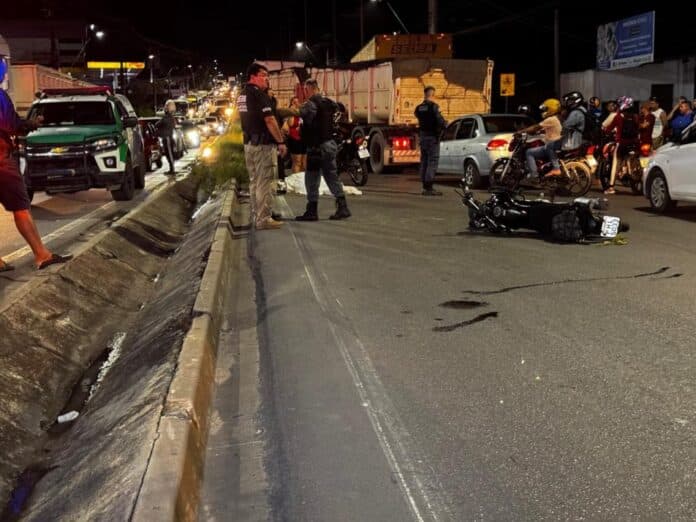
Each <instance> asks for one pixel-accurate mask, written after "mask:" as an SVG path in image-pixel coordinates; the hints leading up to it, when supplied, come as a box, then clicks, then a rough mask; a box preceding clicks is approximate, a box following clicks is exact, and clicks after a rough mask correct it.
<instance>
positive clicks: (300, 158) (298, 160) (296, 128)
mask: <svg viewBox="0 0 696 522" xmlns="http://www.w3.org/2000/svg"><path fill="white" fill-rule="evenodd" d="M290 109H292V110H293V111H295V112H296V113H297V115H293V116H289V117H288V119H286V120H285V127H284V129H283V130H287V135H288V151H289V152H290V157H291V158H292V173H293V174H296V173H298V172H304V171H305V169H306V168H307V147H306V145H305V144H304V143H303V142H302V135H301V134H300V130H301V127H302V118H300V116H299V110H300V100H299V99H297V98H296V97H294V98H293V99H292V100H290Z"/></svg>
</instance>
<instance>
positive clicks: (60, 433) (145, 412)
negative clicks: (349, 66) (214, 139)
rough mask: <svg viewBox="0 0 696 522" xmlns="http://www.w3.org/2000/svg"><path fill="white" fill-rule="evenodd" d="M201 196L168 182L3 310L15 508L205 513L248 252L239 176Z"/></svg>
mask: <svg viewBox="0 0 696 522" xmlns="http://www.w3.org/2000/svg"><path fill="white" fill-rule="evenodd" d="M203 199H207V195H206V194H202V193H201V191H200V190H199V184H198V183H197V182H196V181H195V180H193V179H192V178H191V177H189V178H187V179H185V180H181V181H179V182H177V183H175V184H171V185H169V186H167V187H165V188H163V189H162V190H160V191H158V192H157V193H156V194H155V195H154V196H153V197H152V198H151V199H150V200H149V201H148V202H147V203H145V204H144V205H143V206H141V207H139V208H138V209H136V210H135V211H133V212H132V213H130V214H128V215H126V216H124V217H123V218H122V219H120V220H119V221H117V222H115V223H114V224H113V225H112V227H111V228H110V229H108V230H105V231H104V232H102V233H100V234H99V235H98V236H96V237H95V238H93V239H92V240H91V241H90V242H89V243H88V244H86V245H84V247H82V248H81V249H80V252H78V255H77V256H76V258H75V259H74V260H73V261H71V262H70V263H68V264H67V265H65V266H63V267H60V268H58V269H57V270H55V271H53V272H51V273H50V274H49V275H48V276H46V277H41V278H39V277H37V278H36V279H34V280H32V282H30V283H28V284H27V285H25V287H23V288H22V291H21V292H20V293H18V294H15V295H13V296H12V298H11V299H10V301H11V302H12V304H10V305H8V306H6V307H5V308H4V309H2V310H0V332H2V335H1V336H0V357H2V364H1V365H0V379H2V381H3V384H4V386H3V389H2V391H0V448H2V452H0V498H1V499H2V501H3V502H7V504H6V506H7V507H6V508H5V511H4V513H3V520H17V519H22V520H41V521H44V520H55V519H57V518H59V519H61V520H147V521H150V520H190V519H193V518H194V517H195V511H196V507H197V501H198V488H199V483H200V480H201V477H202V471H203V470H202V467H203V462H204V451H205V441H206V436H207V417H208V416H207V412H208V410H209V405H210V400H211V394H212V392H213V390H212V387H213V382H214V380H213V375H214V371H215V357H216V351H217V339H218V333H219V330H220V327H221V323H222V313H223V310H224V307H225V296H226V295H228V294H229V286H230V284H231V280H232V277H233V275H234V274H233V267H234V263H232V262H231V259H233V257H234V256H235V255H236V252H237V247H236V242H235V241H234V240H233V228H232V219H233V215H236V214H235V212H237V210H238V209H237V208H236V207H237V205H236V197H235V191H234V186H233V187H232V188H231V189H229V190H227V191H225V192H224V193H222V194H220V195H218V196H217V197H214V198H212V199H210V200H208V201H206V202H205V204H202V203H203ZM192 217H194V219H192ZM59 416H60V417H61V420H67V422H63V423H58V422H57V419H58V418H59Z"/></svg>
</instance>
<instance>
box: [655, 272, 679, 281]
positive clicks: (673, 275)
mask: <svg viewBox="0 0 696 522" xmlns="http://www.w3.org/2000/svg"><path fill="white" fill-rule="evenodd" d="M683 276H684V274H672V275H668V276H666V277H656V278H655V279H653V281H661V280H662V279H677V278H678V277H683Z"/></svg>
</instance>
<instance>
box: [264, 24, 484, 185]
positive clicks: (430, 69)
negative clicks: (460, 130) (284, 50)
mask: <svg viewBox="0 0 696 522" xmlns="http://www.w3.org/2000/svg"><path fill="white" fill-rule="evenodd" d="M443 55H448V56H451V37H449V36H448V35H397V36H391V35H382V36H378V37H375V38H374V39H373V40H372V41H371V42H370V43H368V45H366V46H365V48H363V49H362V50H361V51H360V52H359V53H358V54H357V55H356V56H355V58H354V59H353V61H352V62H351V63H350V64H348V65H344V66H338V67H333V68H325V69H321V68H313V67H308V68H304V67H290V68H283V69H280V70H275V71H271V77H270V83H271V87H272V88H273V89H274V90H275V93H276V97H277V98H278V105H279V106H280V107H287V106H288V105H289V102H290V99H291V98H292V97H293V96H297V97H299V98H300V100H303V99H304V95H303V92H302V87H301V86H302V82H304V80H306V79H307V78H314V79H316V80H317V81H318V83H319V86H320V88H321V89H322V91H323V92H324V93H325V94H326V95H327V96H329V97H330V98H332V99H334V100H336V101H338V102H341V103H343V104H344V105H345V107H346V109H347V111H348V116H349V118H350V120H351V122H352V124H353V130H352V133H353V136H368V137H369V150H370V167H371V169H372V171H373V172H375V173H380V172H382V171H383V170H384V168H385V167H389V166H403V165H409V164H414V163H418V161H419V160H420V153H419V146H418V145H419V144H418V127H417V123H418V122H417V120H416V118H415V116H414V115H413V113H414V111H415V108H416V106H417V105H418V104H419V103H420V102H421V101H422V100H423V88H424V87H425V86H426V85H432V86H434V87H435V88H436V96H435V101H436V102H437V103H438V104H439V105H440V109H441V111H442V114H443V116H444V117H445V119H446V120H448V121H449V120H451V119H453V118H455V117H456V116H459V115H462V114H467V113H488V112H490V106H491V85H492V76H493V62H492V61H491V60H458V59H452V58H447V57H445V58H442V57H441V56H443Z"/></svg>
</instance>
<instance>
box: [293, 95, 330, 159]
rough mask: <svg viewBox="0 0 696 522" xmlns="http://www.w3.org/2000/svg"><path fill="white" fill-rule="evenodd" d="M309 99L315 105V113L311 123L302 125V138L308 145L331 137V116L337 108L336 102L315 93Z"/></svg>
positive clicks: (322, 141) (311, 145)
mask: <svg viewBox="0 0 696 522" xmlns="http://www.w3.org/2000/svg"><path fill="white" fill-rule="evenodd" d="M310 100H311V101H312V102H313V103H314V105H316V106H317V115H316V117H315V118H314V121H312V123H310V124H309V125H308V124H303V125H302V139H303V141H304V142H305V143H306V144H307V145H308V146H310V147H316V146H318V145H321V144H322V143H324V142H325V141H329V140H331V139H332V137H333V116H334V114H335V113H336V110H337V109H338V106H337V105H336V102H334V101H333V100H331V99H330V98H327V97H326V96H321V95H320V94H315V95H314V96H312V97H311V98H310Z"/></svg>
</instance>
